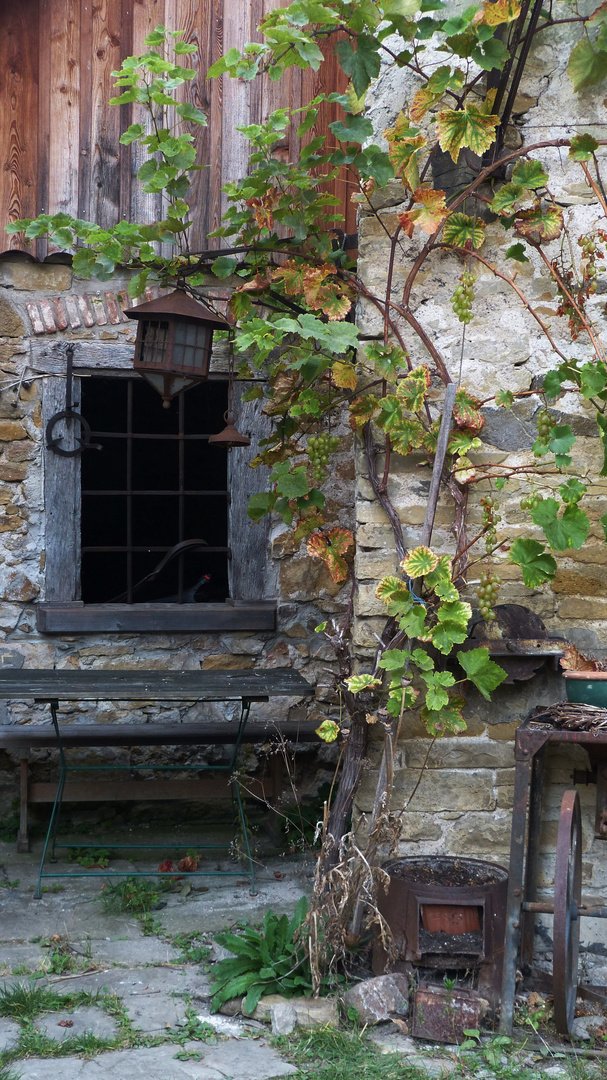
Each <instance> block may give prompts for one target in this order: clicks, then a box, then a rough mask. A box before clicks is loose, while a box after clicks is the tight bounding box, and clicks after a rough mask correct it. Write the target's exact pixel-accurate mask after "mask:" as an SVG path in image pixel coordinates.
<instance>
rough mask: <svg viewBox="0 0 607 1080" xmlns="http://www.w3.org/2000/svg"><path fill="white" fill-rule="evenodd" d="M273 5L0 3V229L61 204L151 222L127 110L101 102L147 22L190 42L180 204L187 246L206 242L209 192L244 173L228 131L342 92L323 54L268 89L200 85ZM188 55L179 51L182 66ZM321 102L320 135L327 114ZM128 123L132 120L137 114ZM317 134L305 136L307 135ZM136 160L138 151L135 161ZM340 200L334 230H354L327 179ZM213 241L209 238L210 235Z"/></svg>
mask: <svg viewBox="0 0 607 1080" xmlns="http://www.w3.org/2000/svg"><path fill="white" fill-rule="evenodd" d="M276 2H277V0H244V2H243V0H95V2H94V3H91V2H90V0H3V2H2V3H1V4H0V101H1V102H2V109H1V110H0V155H1V164H0V227H1V228H2V230H3V228H4V226H5V225H6V224H7V223H8V222H9V221H12V220H15V218H19V217H31V216H35V215H36V214H37V213H40V212H43V211H44V212H51V213H56V212H58V211H61V210H63V211H65V212H67V213H69V214H73V215H75V216H77V217H80V218H86V219H88V220H93V221H97V222H98V223H99V224H100V225H102V226H103V227H106V226H108V225H111V224H112V223H114V222H116V221H118V220H119V218H121V217H124V218H127V219H130V220H138V221H153V220H154V219H155V218H157V217H158V216H159V215H160V213H161V202H160V197H159V196H153V195H146V194H145V193H144V192H142V191H141V188H140V186H139V185H138V184H137V182H136V173H137V169H138V167H139V165H140V164H141V152H140V151H138V150H137V149H136V148H133V147H123V146H120V144H119V141H118V140H119V135H120V132H121V131H123V130H124V129H125V128H126V127H127V126H128V124H130V123H132V122H133V120H134V119H135V118H136V117H135V116H134V114H133V108H132V107H131V106H120V107H117V106H110V105H108V104H107V101H108V98H109V97H110V96H111V93H112V90H113V79H112V76H111V72H112V71H114V70H116V69H117V68H118V67H119V66H120V63H121V61H122V59H123V58H124V57H126V56H130V55H133V54H137V53H140V52H143V51H144V48H145V47H144V45H143V40H144V38H145V36H146V34H148V33H149V32H150V30H151V29H153V28H154V27H155V26H157V25H158V24H164V25H165V26H169V27H171V28H172V29H185V31H186V35H185V36H186V39H187V40H188V41H191V42H194V43H195V44H196V45H197V46H198V59H197V69H198V73H199V74H198V77H197V79H196V80H195V81H193V82H192V83H190V84H189V85H188V87H187V90H186V93H187V96H188V99H189V100H191V101H193V102H195V103H196V104H197V105H198V106H199V107H200V108H202V109H204V111H205V112H206V113H207V116H208V121H209V122H208V127H206V128H199V127H196V128H194V129H193V134H194V135H195V137H196V141H197V148H198V162H199V164H201V165H205V166H207V167H206V168H204V169H203V170H202V171H201V172H199V173H197V174H196V175H195V180H194V185H193V198H192V205H193V206H194V207H195V214H194V221H195V224H194V226H193V229H192V234H191V241H190V242H191V246H192V250H194V251H200V250H203V249H205V248H208V247H212V246H214V242H213V241H208V240H207V236H208V233H209V232H211V231H212V230H213V229H216V228H217V226H218V225H219V223H220V219H221V215H222V212H223V211H224V209H225V196H222V193H221V187H222V185H223V184H225V183H227V182H228V181H230V180H234V179H237V178H238V177H240V176H243V175H244V173H245V171H246V161H247V156H246V144H245V141H244V139H243V137H242V135H240V133H239V132H238V131H236V128H237V126H239V125H242V124H247V123H254V122H259V121H260V120H261V119H263V118H264V117H265V116H267V114H268V113H269V112H270V111H271V110H272V109H274V108H277V107H278V106H279V105H280V106H284V105H285V103H289V104H291V105H292V106H295V107H297V106H299V105H301V104H302V103H303V102H305V101H306V100H309V98H310V96H311V95H312V94H313V93H317V92H319V91H320V90H325V91H328V92H330V91H332V90H343V89H344V77H343V75H342V74H340V73H339V71H338V68H337V65H336V63H335V61H334V59H333V58H332V57H331V59H330V60H329V62H328V63H327V64H326V65H325V66H324V69H323V71H322V75H320V74H319V75H316V74H315V73H313V72H304V73H302V72H301V71H299V69H295V68H291V69H290V70H289V71H288V72H287V74H286V76H285V78H284V79H283V80H282V82H281V83H280V84H276V83H272V82H271V81H270V80H269V79H258V80H255V81H254V82H253V83H244V82H236V81H235V80H233V79H227V78H224V79H215V80H207V79H206V77H205V75H206V71H207V70H208V68H209V67H210V66H211V64H213V63H214V62H215V61H216V60H217V59H218V58H219V57H220V56H221V54H222V53H223V52H224V51H225V50H227V49H229V48H232V47H233V46H239V47H240V46H242V45H243V44H244V43H245V42H246V41H250V40H253V39H255V38H259V35H258V33H257V31H256V27H257V24H258V22H259V20H260V18H261V17H262V15H263V13H264V11H266V10H268V9H269V8H270V7H272V6H275V4H276ZM193 60H195V57H194V56H193V54H192V57H189V58H186V63H188V62H192V61H193ZM335 109H336V107H335V106H331V107H330V108H329V107H327V111H326V114H325V115H324V117H323V120H322V125H321V127H320V130H324V131H327V125H328V123H329V122H330V121H331V120H332V119H335ZM137 119H138V118H137ZM296 126H297V125H296V124H295V123H294V124H293V125H292V128H291V130H290V131H289V132H287V133H286V137H285V141H284V145H282V146H281V148H280V151H281V153H282V154H284V155H285V156H287V157H288V158H290V159H291V160H293V159H296V157H297V153H298V140H297V135H296ZM316 134H318V130H316V131H313V132H312V133H310V134H309V135H308V136H307V139H310V138H311V137H313V136H314V135H316ZM138 155H139V156H138ZM332 186H333V190H334V191H335V193H336V194H337V195H338V196H339V197H340V199H343V202H344V211H347V214H348V220H347V226H346V231H347V232H354V231H355V223H354V221H355V219H354V208H353V206H352V204H351V203H350V201H349V199H348V198H347V197H346V183H345V179H344V180H342V181H336V182H335V183H334V184H333V185H332ZM1 235H2V237H3V239H2V241H1V242H0V251H1V250H7V249H9V248H10V249H21V250H26V251H31V253H32V254H34V255H36V256H37V257H38V258H44V257H45V256H46V254H48V248H47V245H46V241H37V242H36V244H35V245H30V244H27V243H25V242H24V238H23V237H20V236H11V237H9V236H7V235H6V234H5V233H4V232H3V231H2V234H1ZM215 246H217V242H215Z"/></svg>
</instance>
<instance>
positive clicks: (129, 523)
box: [126, 379, 133, 604]
mask: <svg viewBox="0 0 607 1080" xmlns="http://www.w3.org/2000/svg"><path fill="white" fill-rule="evenodd" d="M126 417H127V419H126V486H127V495H126V545H127V550H126V602H127V604H132V603H133V491H132V488H133V442H132V435H133V380H132V379H129V381H128V383H127V410H126Z"/></svg>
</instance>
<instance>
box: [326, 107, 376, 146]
mask: <svg viewBox="0 0 607 1080" xmlns="http://www.w3.org/2000/svg"><path fill="white" fill-rule="evenodd" d="M329 128H330V129H331V131H332V132H333V134H334V135H335V137H336V138H337V139H339V140H340V142H346V143H347V142H357V143H363V142H365V140H366V139H370V138H371V136H372V135H373V124H372V123H371V121H370V120H367V118H366V117H365V116H352V115H351V114H350V113H346V115H345V117H344V119H343V120H335V121H334V122H333V123H332V124H329Z"/></svg>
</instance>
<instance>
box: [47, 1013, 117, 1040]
mask: <svg viewBox="0 0 607 1080" xmlns="http://www.w3.org/2000/svg"><path fill="white" fill-rule="evenodd" d="M65 1024H69V1025H70V1026H69V1027H66V1026H64V1025H65ZM36 1027H37V1029H38V1031H40V1032H41V1033H42V1034H43V1035H46V1036H47V1037H48V1038H49V1039H53V1040H54V1041H55V1042H63V1041H64V1039H73V1038H75V1037H76V1036H77V1035H84V1034H85V1033H88V1034H90V1035H96V1036H97V1038H98V1039H115V1038H116V1035H117V1034H118V1024H117V1023H116V1021H115V1020H114V1018H113V1017H112V1016H108V1015H107V1013H105V1012H104V1011H103V1009H100V1008H98V1007H97V1006H95V1005H88V1006H81V1007H79V1008H77V1009H74V1011H73V1012H67V1011H66V1012H64V1013H63V1012H58V1013H47V1014H46V1016H44V1017H43V1018H42V1019H40V1020H37V1021H36Z"/></svg>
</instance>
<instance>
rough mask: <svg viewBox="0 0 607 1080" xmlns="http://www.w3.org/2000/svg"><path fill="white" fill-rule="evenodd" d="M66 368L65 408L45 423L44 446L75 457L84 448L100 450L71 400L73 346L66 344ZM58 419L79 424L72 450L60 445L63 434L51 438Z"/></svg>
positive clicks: (65, 455)
mask: <svg viewBox="0 0 607 1080" xmlns="http://www.w3.org/2000/svg"><path fill="white" fill-rule="evenodd" d="M65 356H66V363H67V370H66V382H65V409H62V411H61V412H57V413H55V415H54V416H51V418H50V420H49V422H48V424H47V425H46V448H47V450H52V452H53V453H54V454H59V455H60V457H76V456H77V455H78V454H82V453H83V452H84V451H85V450H87V449H88V450H102V449H103V448H102V446H101V444H100V443H92V442H91V441H90V440H91V427H90V424H89V423H88V421H87V420H85V418H84V416H82V415H81V413H78V412H76V411H75V409H74V402H73V400H72V392H73V382H74V376H73V365H74V346H73V345H68V346H67V348H66V350H65ZM60 420H65V421H66V422H69V421H71V420H76V421H77V422H78V423H79V424H80V430H81V432H82V434H81V435H80V436H78V435H76V434H74V441H75V442H76V443H77V445H76V446H74V447H73V449H72V450H65V449H64V448H63V447H62V446H60V443H61V439H62V438H63V436H61V435H60V436H59V437H58V438H55V439H54V438H53V428H54V427H55V424H58V423H59V421H60Z"/></svg>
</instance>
